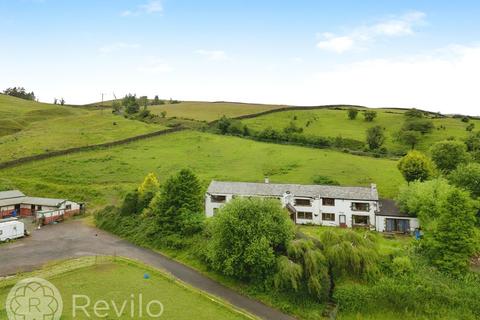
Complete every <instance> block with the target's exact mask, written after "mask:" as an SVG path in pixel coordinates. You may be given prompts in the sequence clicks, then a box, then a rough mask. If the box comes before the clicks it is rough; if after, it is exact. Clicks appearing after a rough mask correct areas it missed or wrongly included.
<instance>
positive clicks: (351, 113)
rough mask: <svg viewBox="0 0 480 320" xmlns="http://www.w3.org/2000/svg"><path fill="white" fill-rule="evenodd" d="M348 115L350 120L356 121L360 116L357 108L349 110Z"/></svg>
mask: <svg viewBox="0 0 480 320" xmlns="http://www.w3.org/2000/svg"><path fill="white" fill-rule="evenodd" d="M347 114H348V119H350V120H355V119H356V118H357V115H358V110H357V109H355V108H350V109H348V111H347Z"/></svg>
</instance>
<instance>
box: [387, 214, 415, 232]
mask: <svg viewBox="0 0 480 320" xmlns="http://www.w3.org/2000/svg"><path fill="white" fill-rule="evenodd" d="M385 230H386V231H387V232H400V233H407V232H408V231H410V221H409V220H407V219H389V218H387V219H386V226H385Z"/></svg>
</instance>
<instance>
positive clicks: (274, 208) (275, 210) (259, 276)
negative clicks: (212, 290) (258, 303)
mask: <svg viewBox="0 0 480 320" xmlns="http://www.w3.org/2000/svg"><path fill="white" fill-rule="evenodd" d="M208 230H209V234H210V235H211V238H210V239H209V242H208V251H207V260H208V262H209V264H210V266H211V267H212V268H213V269H215V270H217V271H218V272H220V273H222V274H224V275H227V276H232V277H235V278H238V279H243V280H247V281H248V280H257V281H263V280H265V279H266V278H268V277H269V276H272V275H273V274H274V273H275V270H276V261H277V256H278V255H279V254H280V253H282V252H285V250H286V247H287V244H288V242H289V241H290V240H292V239H293V237H294V234H295V231H294V230H295V229H294V225H293V222H292V221H291V220H290V218H289V215H288V213H287V212H286V211H285V209H283V208H282V207H281V205H280V203H279V202H278V200H274V199H259V198H237V199H234V200H232V201H231V202H229V203H228V204H226V205H225V206H224V207H223V208H222V209H220V211H219V212H218V213H217V214H216V215H215V216H214V217H213V218H211V220H210V225H209V228H208Z"/></svg>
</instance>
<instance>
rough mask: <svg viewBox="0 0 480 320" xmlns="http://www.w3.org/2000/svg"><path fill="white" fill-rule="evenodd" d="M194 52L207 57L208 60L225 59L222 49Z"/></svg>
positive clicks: (225, 55)
mask: <svg viewBox="0 0 480 320" xmlns="http://www.w3.org/2000/svg"><path fill="white" fill-rule="evenodd" d="M195 53H198V54H199V55H202V56H205V57H207V58H208V59H209V60H217V61H218V60H227V59H228V57H227V54H226V53H225V51H222V50H203V49H199V50H196V51H195Z"/></svg>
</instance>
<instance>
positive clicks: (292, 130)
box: [283, 121, 303, 134]
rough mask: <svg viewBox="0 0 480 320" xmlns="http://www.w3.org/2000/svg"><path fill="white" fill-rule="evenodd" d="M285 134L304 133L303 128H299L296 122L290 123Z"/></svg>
mask: <svg viewBox="0 0 480 320" xmlns="http://www.w3.org/2000/svg"><path fill="white" fill-rule="evenodd" d="M283 132H284V133H285V134H293V133H302V132H303V128H300V127H298V126H297V125H296V124H295V122H293V121H290V124H289V125H288V126H287V127H285V128H284V129H283Z"/></svg>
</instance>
